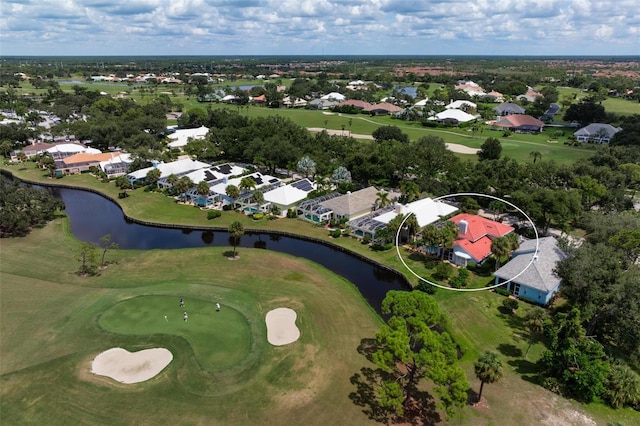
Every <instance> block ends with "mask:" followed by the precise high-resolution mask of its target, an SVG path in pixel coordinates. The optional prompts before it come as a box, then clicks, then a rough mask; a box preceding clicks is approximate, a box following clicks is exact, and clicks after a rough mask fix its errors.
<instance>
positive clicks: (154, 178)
mask: <svg viewBox="0 0 640 426" xmlns="http://www.w3.org/2000/svg"><path fill="white" fill-rule="evenodd" d="M161 175H162V172H161V171H160V170H158V169H155V168H154V169H151V170H149V171H148V172H147V175H146V176H145V180H146V181H147V183H148V184H149V185H154V184H155V183H156V182H158V179H160V176H161Z"/></svg>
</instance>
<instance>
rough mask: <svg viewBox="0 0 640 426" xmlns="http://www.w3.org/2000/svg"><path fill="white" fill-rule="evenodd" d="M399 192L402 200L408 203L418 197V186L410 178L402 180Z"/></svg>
mask: <svg viewBox="0 0 640 426" xmlns="http://www.w3.org/2000/svg"><path fill="white" fill-rule="evenodd" d="M400 193H401V194H402V202H404V203H410V202H412V201H415V200H417V199H418V198H419V197H420V187H419V186H418V184H417V183H415V182H414V181H412V180H403V181H402V183H400Z"/></svg>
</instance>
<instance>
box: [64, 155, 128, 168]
mask: <svg viewBox="0 0 640 426" xmlns="http://www.w3.org/2000/svg"><path fill="white" fill-rule="evenodd" d="M118 156H120V153H119V152H105V153H102V154H88V153H86V152H79V153H77V154H74V155H71V156H69V157H67V158H64V159H62V162H63V163H64V164H65V166H71V165H73V164H81V163H92V162H96V163H99V162H101V161H107V160H109V159H111V158H112V157H118Z"/></svg>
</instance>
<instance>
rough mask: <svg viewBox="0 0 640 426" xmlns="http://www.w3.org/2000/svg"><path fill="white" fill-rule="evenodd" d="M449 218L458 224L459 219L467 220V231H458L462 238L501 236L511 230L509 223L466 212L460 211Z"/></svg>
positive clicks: (477, 238) (474, 239)
mask: <svg viewBox="0 0 640 426" xmlns="http://www.w3.org/2000/svg"><path fill="white" fill-rule="evenodd" d="M449 220H450V221H452V222H453V223H455V224H456V225H458V226H460V221H461V220H464V221H465V222H467V232H466V233H464V234H462V233H460V234H459V235H458V238H464V239H465V240H469V241H476V240H479V239H480V238H482V237H484V236H488V237H503V236H505V235H507V234H508V233H510V232H512V231H513V228H512V227H511V226H509V225H505V224H504V223H500V222H496V221H493V220H489V219H485V218H484V217H480V216H476V215H473V214H468V213H460V214H459V215H456V216H454V217H452V218H451V219H449Z"/></svg>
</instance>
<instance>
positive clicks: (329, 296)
mask: <svg viewBox="0 0 640 426" xmlns="http://www.w3.org/2000/svg"><path fill="white" fill-rule="evenodd" d="M78 247H79V242H77V241H76V240H74V239H73V238H72V237H71V236H70V235H69V234H68V224H67V222H66V220H64V219H59V220H56V221H55V222H54V223H52V224H50V225H48V226H47V227H45V228H43V229H37V230H35V231H34V232H33V233H32V234H31V235H29V236H28V237H26V238H20V239H8V240H3V245H2V263H1V265H0V282H1V283H2V285H1V286H0V308H1V310H0V320H1V321H0V334H1V336H2V338H1V339H0V353H1V354H2V357H1V358H0V359H1V361H2V362H1V364H0V384H1V385H0V412H1V413H2V418H3V420H4V421H3V423H4V422H8V421H9V419H10V421H9V423H10V424H41V423H45V422H46V423H47V424H69V422H73V423H76V424H107V423H110V424H112V423H113V421H117V423H122V424H134V423H144V424H149V423H153V424H167V423H175V424H211V423H212V422H213V423H218V424H305V423H306V424H328V423H333V422H334V421H335V419H336V416H339V418H340V419H341V420H342V421H344V422H346V423H347V424H366V423H367V417H366V416H365V415H364V414H363V413H362V412H361V411H360V408H359V407H357V406H355V405H354V404H353V403H352V402H351V400H350V399H349V398H348V394H349V393H350V392H352V391H353V390H354V389H353V387H352V385H351V384H350V383H349V377H350V376H351V375H352V374H354V373H355V372H357V371H358V370H359V369H360V368H361V367H362V366H364V365H365V363H366V360H365V359H364V357H362V356H361V355H360V354H358V352H357V351H356V348H357V347H358V345H359V344H360V339H362V338H363V337H365V336H367V337H371V336H373V334H374V333H375V331H376V330H377V328H378V326H379V318H378V317H377V315H376V314H375V313H374V312H373V311H372V310H371V308H370V307H369V306H368V305H367V304H366V302H365V301H364V300H363V298H362V297H361V296H360V294H359V293H358V292H357V290H356V289H355V288H354V287H353V286H352V285H351V284H350V283H348V282H346V281H345V280H344V279H342V278H340V277H337V276H335V275H334V274H333V273H331V272H329V271H327V270H325V269H323V268H321V267H319V266H318V265H316V264H314V263H312V262H308V261H305V260H301V259H296V258H294V257H291V256H286V255H280V254H277V253H272V252H268V251H265V250H256V249H241V250H240V259H239V260H233V261H231V260H227V258H226V257H225V255H224V252H225V249H224V248H213V247H211V248H203V249H189V250H168V251H159V250H152V251H119V252H116V253H114V254H113V256H111V260H113V261H114V262H116V263H112V264H110V265H109V267H108V268H107V269H106V270H103V271H101V274H100V276H97V277H92V278H83V277H79V276H77V275H75V274H74V273H73V271H74V270H76V269H77V267H78V265H77V262H76V261H75V259H74V255H73V252H74V250H77V248H78ZM34 259H37V261H35V260H34ZM179 297H184V299H185V302H186V307H185V309H186V310H187V311H188V312H189V321H188V322H186V323H185V322H184V321H183V320H182V317H181V311H182V309H181V308H179V306H178V300H179ZM216 302H220V303H221V304H222V310H221V311H220V312H216V311H215V307H214V306H215V303H216ZM277 307H290V308H292V309H294V310H295V311H296V312H297V313H298V320H297V322H296V324H297V326H298V327H299V328H300V330H301V337H300V339H299V340H298V341H297V342H295V343H293V344H290V345H286V346H282V347H273V346H271V345H269V344H268V343H267V341H266V328H265V324H264V316H265V314H266V313H267V312H268V311H269V310H271V309H274V308H277ZM164 315H167V317H168V320H169V321H168V322H167V321H166V320H165V319H164ZM116 346H119V347H123V348H125V349H127V350H130V351H137V350H140V349H146V348H151V347H165V348H167V349H169V350H170V351H171V352H172V353H173V355H174V358H173V361H172V362H171V364H170V365H169V366H168V367H167V368H166V369H165V370H163V372H162V373H161V374H160V375H159V376H158V377H157V378H154V379H152V380H150V381H148V382H144V383H141V384H137V385H122V384H118V383H116V382H114V381H112V380H110V379H108V378H104V377H98V376H94V375H92V374H90V372H89V371H90V363H91V360H92V359H93V358H94V357H95V356H96V355H97V354H99V353H100V352H102V351H104V350H106V349H108V348H111V347H116ZM134 407H135V409H134ZM115 419H117V420H115Z"/></svg>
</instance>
